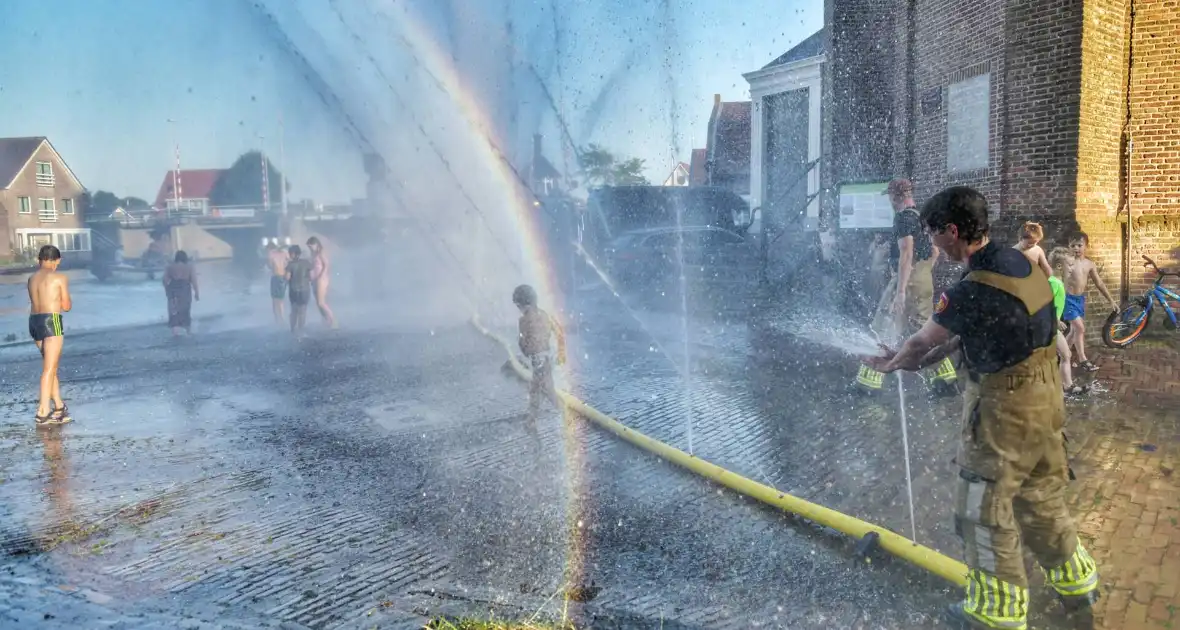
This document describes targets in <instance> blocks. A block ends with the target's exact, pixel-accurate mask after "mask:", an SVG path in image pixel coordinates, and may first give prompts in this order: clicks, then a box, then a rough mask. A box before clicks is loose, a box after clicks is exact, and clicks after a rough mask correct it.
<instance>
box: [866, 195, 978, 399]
mask: <svg viewBox="0 0 1180 630" xmlns="http://www.w3.org/2000/svg"><path fill="white" fill-rule="evenodd" d="M885 194H887V195H889V202H890V203H891V204H892V205H893V211H894V213H893V233H892V235H891V237H890V246H889V262H890V268H891V269H892V271H893V277H892V279H891V280H890V281H889V284H888V285H887V286H886V287H885V291H884V292H883V293H882V294H881V299H880V302H879V303H878V305H877V312H876V315H875V316H874V317H873V323H872V330H873V332H874V333H876V334H877V337H878V338H879V339H881V340H882V341H883V342H884V343H888V344H894V345H896V344H898V343H899V342H900V341H901V340H902V339H905V338H906V337H907V336H909V335H912V334H914V333H915V332H917V330H918V329H919V328H921V327H922V324H925V323H926V320H928V319H930V311H931V309H932V308H933V307H934V263H935V261H936V260H937V259H938V249H937V248H936V247H934V245H933V244H932V243H931V241H930V236H929V235H927V234H926V231H925V230H923V229H922V222H921V220H920V219H919V218H918V210H917V208H916V207H915V204H914V185H913V184H912V183H911V182H910V180H908V179H895V180H893V181H891V182H889V186H888V187H887V188H886V190H885ZM930 372H931V373H930V374H929V384H930V391H931V393H934V394H938V395H947V394H957V393H958V390H957V388H956V386H955V382H956V380H957V377H958V375H957V374H955V366H954V365H953V364H952V363H951V361H950V359H949V358H945V359H944V360H942V361H941V362H939V364H938V367H937V368H935V369H931V370H930ZM883 384H884V375H883V374H881V373H880V372H878V371H876V370H874V369H872V368H871V367H869V366H868V365H864V364H861V365H860V368H859V370H858V371H857V374H856V386H857V387H858V388H860V389H861V390H862V391H865V392H877V391H880V390H881V388H882V385H883Z"/></svg>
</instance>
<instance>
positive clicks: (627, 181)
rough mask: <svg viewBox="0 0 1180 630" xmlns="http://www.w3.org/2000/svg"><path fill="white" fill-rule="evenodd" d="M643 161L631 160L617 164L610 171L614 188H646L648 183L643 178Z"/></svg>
mask: <svg viewBox="0 0 1180 630" xmlns="http://www.w3.org/2000/svg"><path fill="white" fill-rule="evenodd" d="M643 168H644V165H643V160H642V159H640V158H631V159H630V160H627V161H626V162H619V163H618V164H615V166H614V168H613V169H611V176H613V177H614V180H615V184H614V185H615V186H647V185H648V184H649V183H650V182H648V181H647V178H646V177H644V176H643Z"/></svg>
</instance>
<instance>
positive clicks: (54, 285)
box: [29, 245, 73, 424]
mask: <svg viewBox="0 0 1180 630" xmlns="http://www.w3.org/2000/svg"><path fill="white" fill-rule="evenodd" d="M37 262H38V266H39V268H38V269H37V271H36V272H35V273H34V274H33V275H32V276H30V277H29V306H30V309H29V310H30V312H31V314H30V315H29V336H30V337H32V338H33V343H35V344H37V349H38V350H40V351H41V357H42V365H41V397H40V400H39V401H38V403H37V415H36V418H35V419H36V422H37V424H62V423H65V422H69V421H70V416H69V411H68V410H67V409H66V403H65V401H63V400H62V398H61V383H60V382H59V381H58V378H57V366H58V363H59V361H60V360H61V348H62V344H63V342H64V337H63V335H64V334H65V329H64V328H63V327H62V319H61V314H62V313H63V312H65V311H68V310H70V308H71V307H72V306H73V303H72V301H71V299H70V282H69V279H68V278H66V276H65V274H63V273H58V271H57V266H58V265H59V264H61V251H60V250H58V249H57V248H56V247H54V246H53V245H45V246H42V247H41V250H40V251H39V252H37ZM51 405H52V406H51Z"/></svg>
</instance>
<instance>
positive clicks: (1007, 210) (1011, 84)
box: [993, 0, 1083, 246]
mask: <svg viewBox="0 0 1180 630" xmlns="http://www.w3.org/2000/svg"><path fill="white" fill-rule="evenodd" d="M1082 17H1083V12H1082V3H1080V2H1077V1H1076V0H1038V1H1037V2H1009V3H1008V8H1007V15H1006V17H1005V19H1006V28H1005V31H1006V32H1005V51H1004V57H1005V60H1006V61H1005V67H1004V72H1003V75H1002V76H1003V84H1004V89H1005V90H1006V94H1007V97H1006V102H1005V104H1004V105H1005V109H1004V111H1003V112H1002V114H1001V124H1000V136H1001V137H1002V144H1003V153H1002V155H1001V158H1000V160H1001V164H1000V167H1001V182H1000V193H999V196H998V200H999V202H1000V205H1001V212H1000V213H999V215H998V216H997V217H996V223H995V225H994V227H993V229H994V230H995V236H996V238H1000V239H1003V240H1004V242H1009V243H1010V242H1013V241H1014V240H1015V239H1016V231H1017V228H1018V227H1019V225H1020V224H1022V223H1023V222H1024V221H1038V222H1042V223H1043V224H1044V226H1045V230H1046V239H1047V240H1049V241H1050V242H1054V241H1057V240H1059V239H1062V238H1063V237H1065V235H1066V234H1068V233H1070V232H1072V231H1073V230H1074V229H1075V228H1076V225H1075V222H1074V208H1075V203H1076V199H1077V181H1078V177H1077V175H1078V146H1079V141H1078V125H1079V111H1080V110H1079V107H1080V102H1081V95H1080V86H1081V77H1082V56H1081V50H1082ZM1048 245H1049V244H1048V243H1047V246H1048Z"/></svg>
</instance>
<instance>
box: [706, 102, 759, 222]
mask: <svg viewBox="0 0 1180 630" xmlns="http://www.w3.org/2000/svg"><path fill="white" fill-rule="evenodd" d="M705 172H706V185H708V186H716V187H719V188H725V189H728V190H731V191H733V192H735V193H737V194H738V195H741V197H742V198H743V199H746V200H747V201H748V200H749V194H750V101H722V100H721V95H720V94H715V95H713V111H712V112H711V113H710V114H709V130H708V136H707V139H706V144H705Z"/></svg>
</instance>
